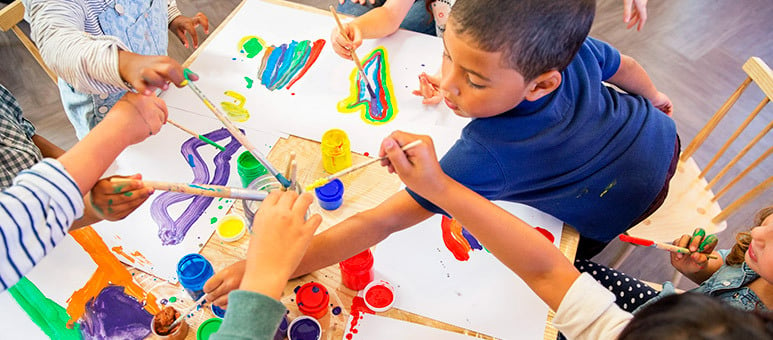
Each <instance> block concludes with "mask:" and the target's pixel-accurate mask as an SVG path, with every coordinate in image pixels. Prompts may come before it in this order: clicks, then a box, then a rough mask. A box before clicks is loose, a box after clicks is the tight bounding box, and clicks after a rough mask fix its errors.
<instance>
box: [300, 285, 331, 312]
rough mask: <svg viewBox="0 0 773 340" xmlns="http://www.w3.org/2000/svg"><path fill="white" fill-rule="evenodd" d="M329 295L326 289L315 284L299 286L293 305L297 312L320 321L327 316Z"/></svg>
mask: <svg viewBox="0 0 773 340" xmlns="http://www.w3.org/2000/svg"><path fill="white" fill-rule="evenodd" d="M329 302H330V295H328V292H327V288H325V286H323V285H321V284H319V283H317V282H309V283H307V284H304V285H303V286H301V288H299V289H298V291H297V292H296V293H295V303H296V304H298V310H299V311H301V313H303V314H306V315H308V316H311V317H314V318H316V319H320V318H322V317H323V316H325V314H327V307H328V303H329Z"/></svg>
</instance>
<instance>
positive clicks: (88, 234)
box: [67, 227, 161, 327]
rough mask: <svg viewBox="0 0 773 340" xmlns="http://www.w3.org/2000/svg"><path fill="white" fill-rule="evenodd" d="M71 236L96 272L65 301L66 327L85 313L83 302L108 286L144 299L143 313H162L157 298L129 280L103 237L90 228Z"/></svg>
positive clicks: (138, 299)
mask: <svg viewBox="0 0 773 340" xmlns="http://www.w3.org/2000/svg"><path fill="white" fill-rule="evenodd" d="M70 235H72V236H73V237H74V238H75V241H77V242H78V243H79V244H80V245H81V247H83V250H85V251H86V252H87V253H88V254H89V256H91V259H92V260H94V263H96V264H97V270H96V271H95V272H94V274H93V275H91V278H89V280H88V282H86V284H85V285H84V286H83V288H81V289H79V290H77V291H75V292H74V293H73V294H72V296H70V298H69V299H68V300H67V314H69V315H70V320H69V321H68V322H67V326H68V327H72V325H73V323H75V322H76V321H77V320H78V319H80V318H81V317H82V316H83V314H84V313H85V311H86V303H87V302H88V301H90V300H92V299H96V297H97V295H99V292H101V291H102V289H104V288H105V287H107V286H108V285H117V286H122V287H124V292H125V293H126V294H127V295H130V296H133V297H134V298H135V299H137V301H143V300H145V310H147V311H148V312H149V313H150V314H152V315H155V314H156V313H158V312H159V311H161V309H160V308H159V306H158V303H156V297H155V296H153V294H150V293H146V292H145V290H143V289H142V288H141V287H140V286H139V285H137V283H135V282H134V280H132V274H131V273H129V271H128V270H127V269H126V267H124V265H123V264H121V261H118V258H116V257H115V256H114V255H113V253H111V252H110V250H109V249H108V248H107V245H106V244H105V242H104V241H102V237H100V236H99V234H97V232H96V231H94V229H93V228H91V227H85V228H80V229H77V230H74V231H71V232H70ZM121 251H123V250H121Z"/></svg>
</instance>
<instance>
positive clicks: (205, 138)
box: [199, 135, 225, 151]
mask: <svg viewBox="0 0 773 340" xmlns="http://www.w3.org/2000/svg"><path fill="white" fill-rule="evenodd" d="M199 139H200V140H201V141H202V142H204V143H207V144H209V145H212V146H214V147H216V148H217V149H218V150H220V151H225V147H224V146H222V145H220V144H217V143H215V141H213V140H211V139H209V138H207V137H204V136H202V135H199Z"/></svg>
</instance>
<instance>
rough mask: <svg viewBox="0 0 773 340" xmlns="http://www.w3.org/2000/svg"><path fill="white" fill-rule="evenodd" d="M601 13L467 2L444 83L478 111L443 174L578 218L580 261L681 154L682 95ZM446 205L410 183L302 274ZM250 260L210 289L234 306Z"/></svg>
mask: <svg viewBox="0 0 773 340" xmlns="http://www.w3.org/2000/svg"><path fill="white" fill-rule="evenodd" d="M594 11H595V1H593V0H562V1H548V2H545V1H541V0H519V1H496V0H465V1H457V2H456V4H455V5H454V7H453V9H452V10H451V16H450V18H449V21H448V24H447V26H446V33H445V34H444V37H443V41H444V46H445V47H444V53H443V66H442V80H441V82H440V83H439V84H436V85H437V86H438V87H439V91H440V94H442V96H443V97H444V99H445V103H446V105H448V107H450V108H451V109H452V110H453V111H454V112H455V113H456V114H457V115H460V116H464V117H471V118H473V120H472V121H471V122H470V123H469V124H468V125H467V126H466V127H465V128H464V130H463V131H462V135H461V138H460V139H459V140H458V141H457V142H456V144H455V145H454V146H453V147H452V148H451V150H450V151H449V152H448V153H447V154H446V155H445V156H444V157H443V159H442V160H441V161H440V164H441V166H442V168H443V171H445V172H446V173H447V174H448V175H449V176H451V177H452V178H454V179H455V180H457V181H459V182H461V183H462V184H464V185H465V186H467V187H469V188H470V189H472V190H474V191H476V192H477V193H479V194H481V195H483V196H485V197H486V198H488V199H490V200H507V201H515V202H520V203H524V204H527V205H530V206H533V207H535V208H538V209H540V210H542V211H544V212H547V213H550V214H552V215H553V216H555V217H557V218H559V219H561V220H562V221H564V222H566V223H567V224H569V225H572V226H573V227H575V228H576V229H577V230H578V231H579V233H580V235H581V236H582V239H581V242H580V246H579V254H578V257H579V258H589V257H592V256H593V255H595V253H597V252H598V251H600V250H601V249H602V248H603V246H604V245H605V244H606V243H607V242H609V241H610V240H611V239H612V238H614V237H615V236H617V235H618V234H620V233H622V232H624V231H625V230H627V229H628V228H630V227H632V226H634V225H635V224H636V223H638V221H640V220H642V219H643V218H645V217H646V216H648V215H649V214H651V213H652V212H654V210H655V209H656V208H657V207H658V206H659V205H660V204H661V203H662V201H663V199H665V194H666V193H667V190H668V185H667V184H668V181H669V180H670V177H671V175H672V174H673V169H674V166H675V164H676V159H677V156H678V155H677V154H678V141H677V135H676V127H675V125H674V122H673V120H672V119H671V118H670V117H668V116H667V115H666V113H670V112H671V102H670V100H669V99H668V97H667V96H665V95H664V94H662V93H661V92H659V91H658V90H657V89H656V88H655V86H654V85H653V84H652V81H650V79H649V77H648V76H647V74H646V72H645V71H644V70H643V69H642V67H641V66H640V65H639V64H638V63H637V62H636V61H635V60H633V59H632V58H630V57H628V56H625V55H621V54H620V53H619V52H618V51H617V50H615V49H613V48H612V47H611V46H609V45H608V44H606V43H604V42H601V41H598V40H595V39H592V38H588V37H587V35H588V32H589V30H590V26H591V23H592V22H593V16H594ZM602 81H607V82H609V83H612V84H615V85H616V86H618V87H620V88H621V89H623V90H625V91H627V92H629V93H631V94H622V93H618V92H617V91H615V90H614V89H611V88H608V87H607V86H605V85H604V84H603V83H602ZM664 112H665V113H664ZM410 154H411V152H410V151H408V155H409V156H410ZM434 213H443V211H442V210H441V209H439V208H437V207H436V206H435V205H434V204H432V203H431V202H429V201H428V200H426V199H424V198H422V197H421V196H419V195H417V194H415V193H413V192H412V191H411V190H410V188H408V189H407V190H403V191H400V192H398V193H397V194H395V195H394V196H392V197H390V198H389V199H387V200H386V201H385V202H383V203H381V204H380V205H379V206H377V207H375V208H373V209H370V210H367V211H364V212H361V213H359V214H357V215H355V216H352V217H351V218H349V219H347V220H345V221H343V222H341V223H339V224H338V225H336V226H333V227H332V228H330V229H328V230H326V231H325V232H323V233H321V234H319V235H317V236H315V238H314V240H313V241H312V244H311V246H310V247H309V250H308V252H307V253H306V256H305V257H304V259H303V261H302V262H301V264H300V265H299V267H298V269H297V270H296V274H304V273H308V272H310V271H313V270H316V269H320V268H323V267H325V266H328V265H331V264H334V263H336V262H339V261H341V260H344V259H346V258H348V257H350V256H353V255H354V254H357V253H358V252H360V251H362V250H364V249H366V248H368V247H370V246H372V245H375V244H376V243H378V242H379V241H381V240H383V239H384V238H386V237H387V236H389V235H390V234H391V233H393V232H396V231H399V230H402V229H405V228H408V227H410V226H413V225H415V224H416V223H418V222H421V221H423V220H425V219H427V218H429V217H430V216H432V215H433V214H434ZM505 236H507V235H503V237H505ZM243 267H244V264H243V263H239V264H237V265H234V266H232V267H229V268H227V269H226V270H224V271H223V272H221V273H218V274H216V275H215V277H213V278H212V279H211V280H210V281H209V282H208V284H207V285H206V286H205V287H204V290H205V291H207V292H208V293H210V294H212V296H213V297H214V298H217V299H218V300H219V301H217V302H220V303H224V302H225V301H224V300H225V296H224V295H223V294H224V293H227V292H228V291H230V290H231V289H233V288H235V287H237V286H238V280H239V278H240V277H241V272H242V271H243ZM217 302H216V303H217Z"/></svg>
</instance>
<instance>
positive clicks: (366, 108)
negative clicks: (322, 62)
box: [338, 46, 397, 125]
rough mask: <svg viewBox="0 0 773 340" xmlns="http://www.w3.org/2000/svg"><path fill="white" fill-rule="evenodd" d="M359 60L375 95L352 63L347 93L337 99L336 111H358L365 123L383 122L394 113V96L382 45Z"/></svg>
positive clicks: (395, 102) (378, 123) (391, 117)
mask: <svg viewBox="0 0 773 340" xmlns="http://www.w3.org/2000/svg"><path fill="white" fill-rule="evenodd" d="M362 62H363V69H364V70H365V75H366V76H367V77H368V79H369V80H370V83H371V84H373V91H374V92H375V94H376V96H375V97H373V96H371V95H370V91H368V88H367V85H366V81H365V79H363V78H362V77H360V73H359V71H358V70H357V68H356V67H355V68H354V70H352V74H351V76H350V79H351V87H350V89H351V95H350V96H349V97H347V98H346V99H344V100H342V101H340V102H338V111H339V112H343V113H351V112H360V117H361V118H362V120H363V121H364V122H366V123H368V124H373V125H380V124H386V123H388V122H390V121H392V120H393V119H394V118H395V115H397V100H396V99H395V96H394V95H393V93H394V90H393V87H392V79H391V76H390V72H389V61H388V59H387V52H386V49H385V48H384V47H383V46H380V47H378V48H376V49H375V50H373V52H371V53H370V54H368V56H367V57H366V58H365V59H364V60H363V61H362Z"/></svg>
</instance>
